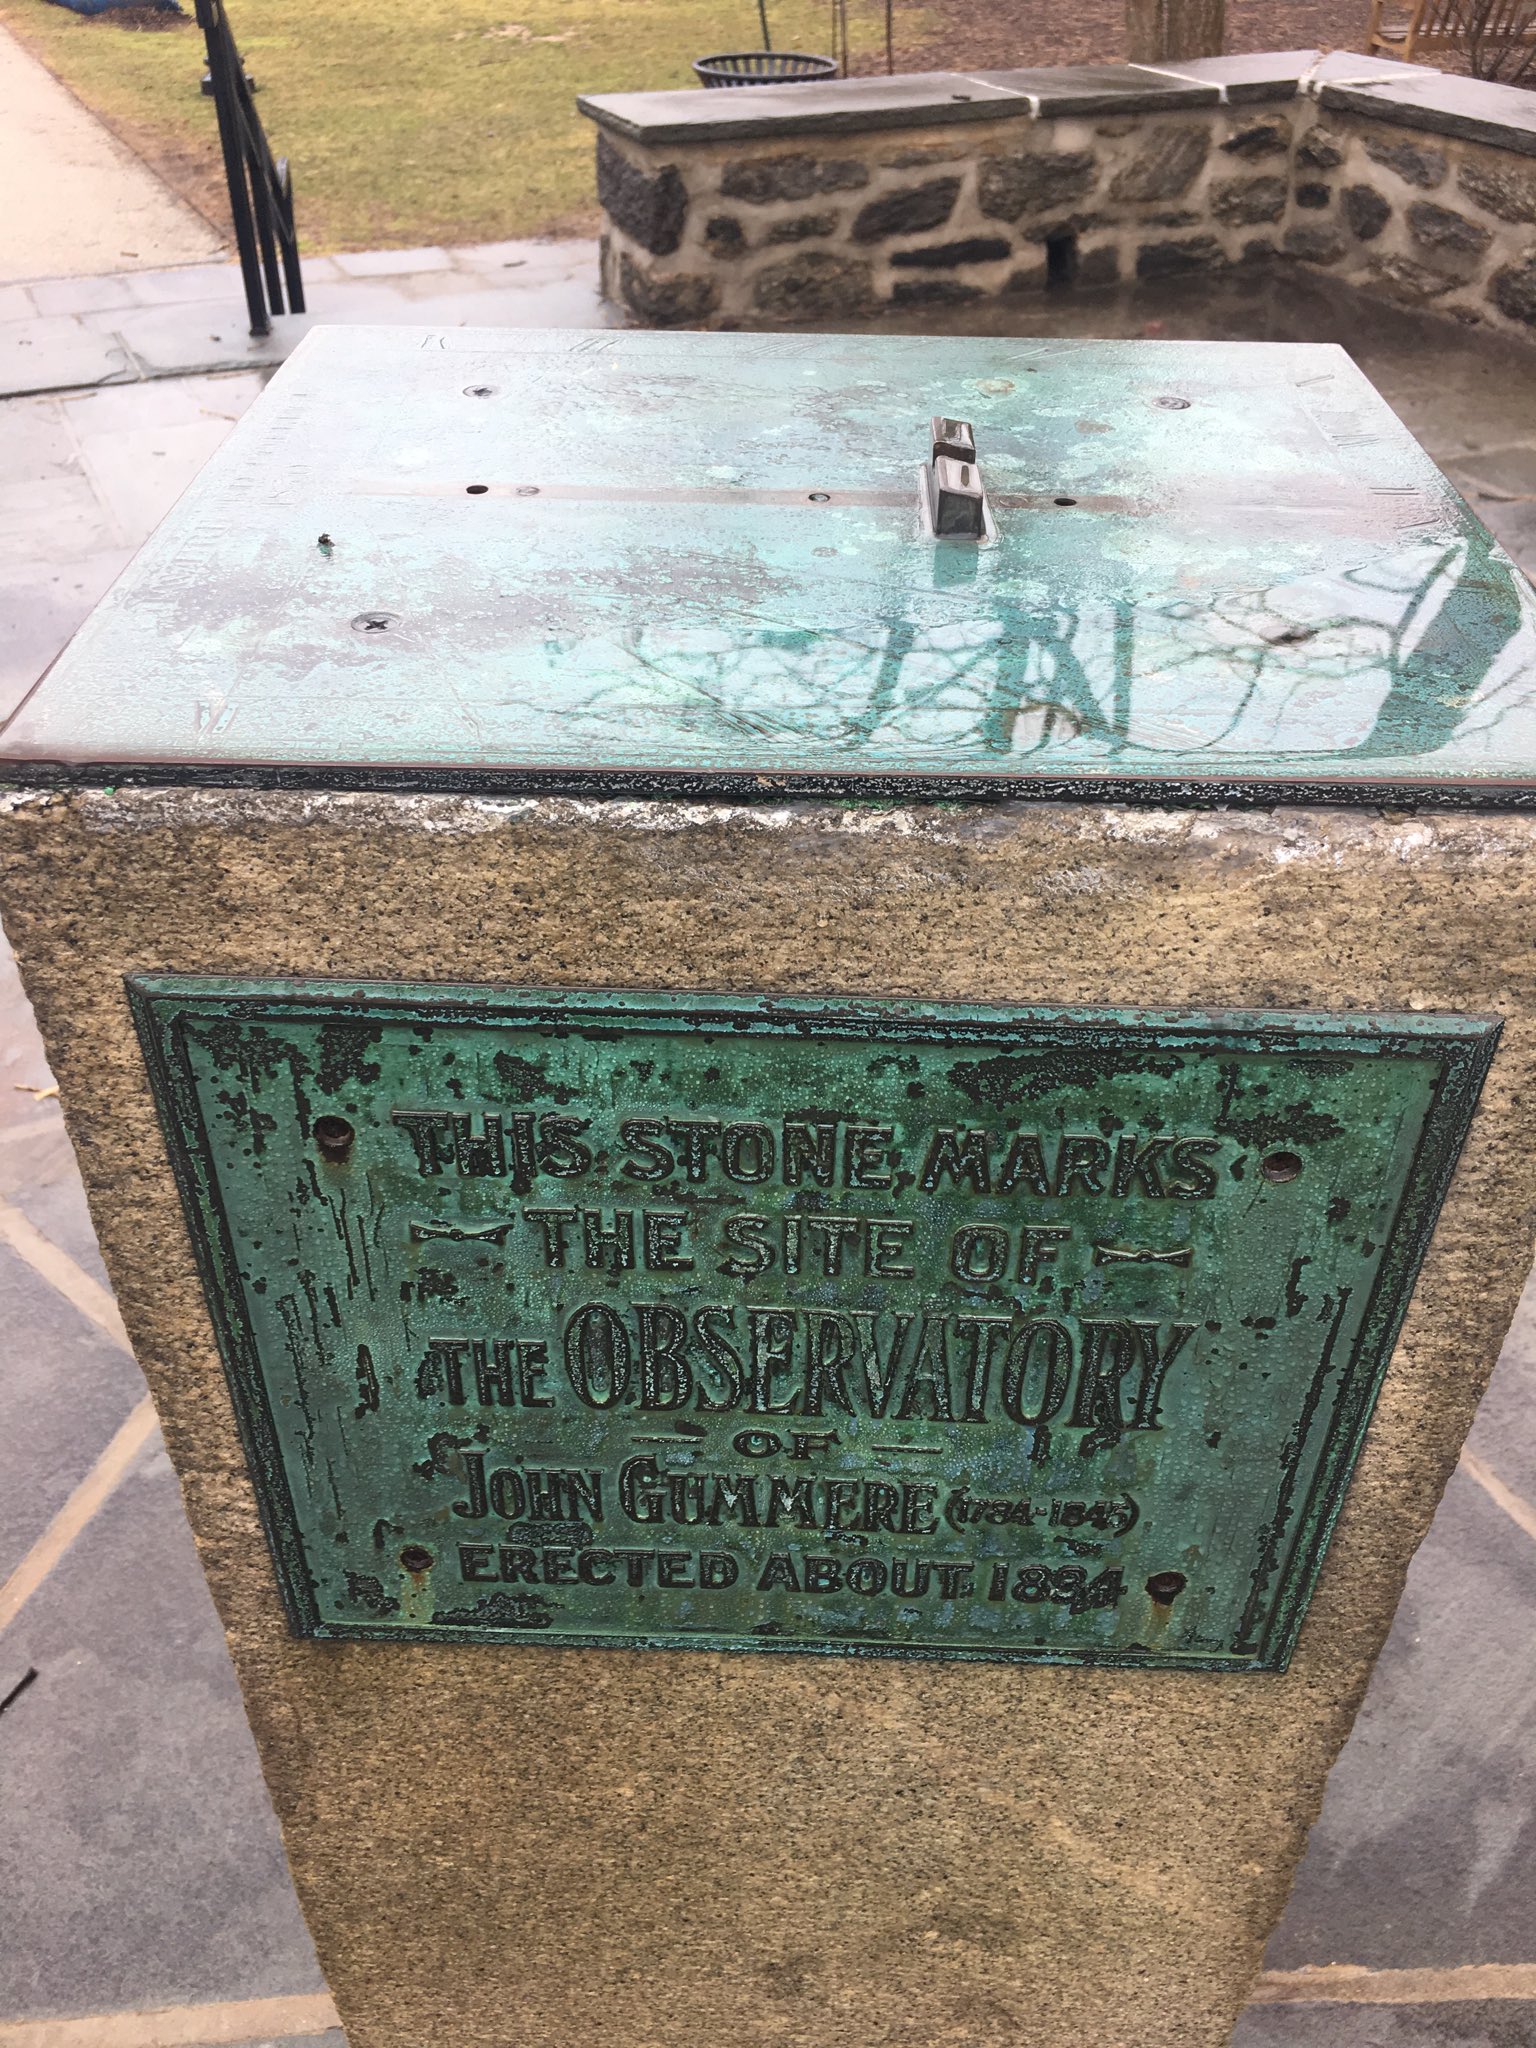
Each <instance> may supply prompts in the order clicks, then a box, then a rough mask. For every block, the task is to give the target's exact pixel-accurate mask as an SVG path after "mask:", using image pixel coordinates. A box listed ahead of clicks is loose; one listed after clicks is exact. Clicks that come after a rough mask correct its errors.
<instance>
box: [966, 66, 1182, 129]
mask: <svg viewBox="0 0 1536 2048" xmlns="http://www.w3.org/2000/svg"><path fill="white" fill-rule="evenodd" d="M975 76H976V77H977V78H978V79H983V80H985V81H986V83H987V84H988V85H996V86H1001V87H1003V88H1005V89H1006V90H1007V91H1009V92H1016V93H1020V94H1022V95H1023V96H1024V97H1025V98H1026V99H1027V100H1028V101H1029V102H1030V112H1031V113H1032V114H1035V115H1039V116H1041V117H1043V118H1046V119H1051V118H1053V117H1055V116H1057V115H1063V114H1124V113H1132V114H1156V113H1161V112H1164V111H1165V110H1167V109H1169V108H1173V107H1202V106H1203V107H1214V106H1215V105H1216V104H1217V102H1218V101H1219V100H1220V98H1221V94H1220V92H1219V91H1218V89H1217V88H1216V87H1215V86H1214V85H1212V84H1209V83H1206V82H1204V81H1200V80H1196V79H1186V78H1180V77H1177V76H1175V74H1174V73H1172V72H1169V71H1163V70H1152V69H1150V68H1148V67H1147V66H1145V65H1138V64H1070V65H1061V66H1050V67H1044V66H1042V67H1040V68H1039V69H1027V70H1020V71H978V72H976V73H975Z"/></svg>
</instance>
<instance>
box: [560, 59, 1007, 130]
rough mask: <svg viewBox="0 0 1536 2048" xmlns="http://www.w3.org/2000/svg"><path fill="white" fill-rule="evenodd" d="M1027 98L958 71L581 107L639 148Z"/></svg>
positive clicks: (916, 124) (630, 97)
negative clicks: (637, 143)
mask: <svg viewBox="0 0 1536 2048" xmlns="http://www.w3.org/2000/svg"><path fill="white" fill-rule="evenodd" d="M1022 97H1023V96H1022V95H1021V94H1019V93H1018V92H1016V91H1014V90H1012V89H1011V88H1010V87H1008V86H1001V85H992V84H989V83H988V82H987V81H986V80H985V79H982V78H971V77H967V76H966V74H965V73H964V72H960V71H913V72H908V73H905V74H899V75H898V76H897V77H895V78H826V79H811V80H808V81H807V82H805V83H804V84H801V85H754V86H751V87H749V88H747V89H746V90H744V91H737V92H688V91H682V92H602V93H583V94H581V96H580V97H579V98H578V99H577V101H576V105H577V107H578V108H579V109H580V110H581V112H582V113H583V114H585V115H586V116H587V117H588V119H589V120H592V121H595V122H596V123H597V124H598V126H599V127H600V128H611V129H612V130H613V131H614V133H615V134H617V135H627V136H629V137H630V138H631V140H632V141H635V142H735V141H741V140H744V139H747V138H750V137H756V136H777V135H838V134H861V133H863V132H864V131H865V130H866V129H870V128H928V127H932V126H934V124H935V123H936V122H950V121H988V120H996V119H999V118H1006V117H1009V116H1013V117H1017V116H1018V115H1019V114H1023V113H1027V112H1028V111H1029V109H1028V106H1027V105H1026V104H1021V101H1022ZM722 103H723V104H722ZM743 103H744V104H743Z"/></svg>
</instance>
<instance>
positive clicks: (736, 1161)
mask: <svg viewBox="0 0 1536 2048" xmlns="http://www.w3.org/2000/svg"><path fill="white" fill-rule="evenodd" d="M131 995H132V1000H133V1003H134V1007H135V1012H136V1015H137V1019H138V1024H139V1029H140V1033H141V1036H142V1039H143V1043H144V1047H145V1051H146V1054H147V1057H148V1061H149V1067H150V1073H151V1076H152V1079H153V1085H154V1090H155V1094H156V1098H157V1101H158V1103H159V1107H160V1111H161V1114H162V1117H163V1119H164V1124H165V1129H166V1133H167V1136H168V1139H169V1144H170V1150H171V1156H172V1159H173V1161H174V1164H175V1169H176V1173H177V1176H178V1180H179V1183H180V1187H181V1192H182V1197H183V1201H184V1203H185V1206H186V1213H187V1218H188V1221H189V1224H190V1226H191V1231H192V1236H193V1239H194V1242H195V1244H196V1247H197V1253H198V1257H199V1260H200V1263H201V1267H202V1272H203V1277H204V1281H205V1284H206V1287H207V1291H208V1299H209V1303H210V1306H211V1308H212V1312H213V1318H214V1322H215V1325H216V1328H217V1331H218V1336H219V1341H220V1345H221V1347H222V1350H223V1355H224V1359H225V1363H226V1366H227V1368H228V1373H229V1379H230V1384H231V1387H232V1389H233V1393H234V1399H235V1404H236V1407H237V1410H238V1413H239V1418H240V1424H241V1428H242V1431H243V1433H244V1439H245V1443H246V1448H247V1452H248V1455H249V1459H250V1466H251V1471H252V1474H253V1476H254V1479H255V1483H256V1488H257V1492H258V1495H259V1497H260V1500H261V1506H262V1512H263V1515H264V1517H265V1520H266V1527H267V1533H268V1536H269V1538H270V1541H271V1544H272V1549H273V1554H274V1557H275V1559H276V1562H277V1569H278V1576H279V1579H280V1581H281V1584H282V1589H283V1594H284V1598H285V1600H286V1602H287V1607H288V1612H289V1614H290V1617H291V1619H292V1622H293V1625H294V1627H295V1628H296V1629H298V1630H299V1631H301V1632H302V1633H304V1634H306V1635H312V1636H321V1637H327V1638H350V1637H367V1638H372V1639H375V1640H394V1641H403V1642H430V1641H439V1640H446V1641H456V1642H463V1641H482V1640H483V1641H495V1642H529V1641H535V1642H542V1643H546V1644H555V1643H567V1644H579V1645H586V1646H591V1645H605V1644H612V1645H628V1646H646V1647H659V1646H687V1645H691V1646H695V1647H699V1648H705V1649H770V1650H818V1651H842V1652H859V1653H863V1654H871V1655H892V1656H894V1655H905V1656H950V1657H984V1658H1014V1659H1025V1660H1040V1661H1050V1662H1076V1663H1089V1662H1095V1663H1116V1664H1153V1665H1166V1666H1178V1667H1203V1668H1207V1669H1219V1670H1280V1669H1283V1668H1284V1666H1285V1663H1286V1661H1287V1658H1288V1657H1289V1654H1290V1651H1291V1649H1292V1647H1293V1645H1294V1643H1295V1640H1296V1634H1297V1630H1298V1629H1299V1627H1300V1624H1301V1619H1302V1615H1303V1612H1304V1610H1305V1607H1306V1602H1307V1598H1308V1595H1309V1592H1310V1589H1311V1586H1312V1583H1313V1580H1314V1578H1315V1576H1316V1573H1317V1570H1318V1567H1319V1564H1320V1562H1321V1559H1322V1554H1323V1551H1324V1548H1325V1546H1326V1544H1327V1540H1328V1535H1329V1531H1330V1528H1331V1526H1332V1523H1333V1520H1334V1517H1335V1515H1336V1514H1337V1512H1338V1508H1339V1504H1340V1501H1341V1499H1342V1497H1343V1493H1344V1488H1345V1486H1346V1484H1347V1482H1348V1478H1349V1473H1350V1469H1351V1466H1352V1464H1353V1461H1354V1458H1355V1456H1356V1453H1357V1451H1358V1449H1359V1446H1360V1442H1361V1438H1362V1436H1363V1433H1364V1431H1365V1428H1366V1425H1367V1422H1368V1420H1369V1417H1370V1412H1371V1407H1372V1403H1373V1401H1374V1398H1375V1394H1376V1390H1377V1387H1378V1385H1379V1384H1380V1380H1381V1376H1382V1373H1383V1371H1384V1369H1385V1366H1386V1362H1387V1359H1388V1357H1389V1354H1390V1351H1391V1347H1392V1344H1393V1341H1394V1338H1395V1335H1396V1332H1397V1329H1398V1326H1399V1324H1400V1322H1401V1319H1402V1316H1403V1312H1404V1309H1405V1307H1406V1304H1407V1300H1408V1295H1409V1291H1410V1289H1411V1287H1412V1284H1413V1280H1414V1275H1415V1273H1416V1271H1417V1268H1418V1264H1419V1261H1420V1259H1421V1257H1422V1255H1423V1252H1424V1249H1425V1246H1426V1244H1427V1242H1428V1238H1429V1233H1430V1231H1431V1229H1432V1227H1433V1223H1434V1218H1435V1214H1436V1211H1437V1209H1438V1206H1439V1203H1440V1200H1441V1197H1442V1195H1443V1193H1444V1190H1445V1187H1446V1184H1447V1182H1448V1179H1449V1176H1450V1174H1451V1171H1452V1168H1453V1166H1454V1163H1455V1160H1456V1156H1457V1152H1458V1150H1459V1148H1460V1145H1461V1142H1462V1139H1463V1136H1464V1134H1465V1131H1466V1127H1467V1123H1468V1120H1469V1118H1470V1116H1471V1113H1472V1109H1473V1106H1474V1104H1475V1102H1476V1099H1477V1094H1478V1090H1479V1088H1480V1086H1481V1082H1482V1077H1483V1074H1484V1072H1485V1070H1486V1067H1487V1063H1488V1060H1489V1058H1490V1057H1491V1054H1492V1050H1493V1046H1494V1043H1495V1040H1496V1038H1497V1033H1498V1025H1497V1022H1496V1021H1493V1020H1490V1019H1486V1018H1465V1017H1451V1016H1419V1015H1414V1016H1372V1015H1313V1014H1304V1013H1273V1012H1271V1013H1261V1012H1215V1013H1211V1012H1176V1011H1170V1012H1154V1011H1137V1012H1130V1011H1114V1012H1108V1011H1083V1010H1065V1009H1046V1008H1027V1009H1025V1008H1001V1007H993V1008H981V1007H973V1006H965V1007H959V1006H948V1005H937V1004H930V1003H918V1002H899V1001H889V1000H880V1001H853V1000H844V999H837V1000H830V999H829V1000H824V1001H823V1000H810V999H799V998H796V999H791V998H779V997H740V996H711V995H649V994H630V993H613V992H599V993H574V992H572V993H567V992H559V991H548V990H542V991H503V990H498V989H490V988H459V987H435V986H415V985H392V984H390V985H369V986H362V987H358V986H355V985H342V984H326V983H318V982H256V981H233V980H205V979H186V978H180V977H156V978H149V979H143V980H138V981H135V982H134V983H132V984H131Z"/></svg>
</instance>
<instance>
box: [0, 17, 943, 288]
mask: <svg viewBox="0 0 1536 2048" xmlns="http://www.w3.org/2000/svg"><path fill="white" fill-rule="evenodd" d="M186 4H187V5H188V7H189V9H190V0H186ZM900 7H901V30H902V38H903V41H904V42H910V41H911V40H912V38H913V37H914V35H919V36H920V35H921V34H922V31H923V17H922V15H921V14H920V13H919V12H918V10H917V8H916V6H915V5H914V0H900ZM830 14H831V8H830V5H829V0H769V24H770V27H771V29H772V32H773V39H774V44H775V47H776V48H780V49H801V50H821V51H825V50H828V49H829V47H830V45H829V25H830ZM509 16H511V17H513V18H511V19H509V18H508V17H509ZM230 18H231V22H232V24H233V27H234V30H235V34H236V36H237V38H238V39H239V42H240V46H241V50H242V53H243V55H244V57H245V60H246V65H247V69H248V70H249V71H250V73H251V75H252V77H254V78H255V79H256V81H257V82H258V84H259V86H260V87H261V93H260V97H259V99H258V101H257V105H258V107H259V109H260V112H261V117H262V121H263V123H264V125H265V127H266V129H267V133H268V136H269V138H270V139H271V142H272V146H273V149H274V150H275V151H276V152H277V153H278V154H279V155H286V156H288V157H290V158H291V159H292V162H293V172H294V187H295V193H296V197H297V201H298V215H299V230H300V235H301V239H302V241H303V244H304V246H305V247H306V248H307V249H310V250H312V251H319V250H324V249H364V248H382V247H386V246H394V247H409V246H412V245H414V244H416V243H433V242H476V241H499V240H500V239H502V238H503V237H505V236H511V235H529V234H541V233H546V234H547V233H559V232H562V231H571V230H576V231H580V230H584V229H588V228H590V227H592V226H593V225H594V224H595V221H596V218H597V215H596V206H595V201H594V198H593V192H592V150H593V130H592V126H591V124H590V122H587V121H584V120H582V119H581V117H580V116H579V115H578V114H577V113H576V111H575V107H574V105H573V102H574V99H575V96H576V94H577V93H578V92H621V91H630V90H635V89H639V88H643V87H656V86H675V85H689V84H692V82H693V77H692V73H691V72H690V70H689V68H688V67H689V64H690V62H691V60H692V59H693V58H694V57H703V56H710V55H712V54H714V53H715V52H717V51H720V50H734V49H753V48H755V47H757V44H758V41H759V31H758V22H757V8H756V4H755V0H230ZM0 21H3V22H4V23H5V25H6V27H8V28H9V29H10V30H11V31H12V32H13V33H14V34H15V35H17V36H18V37H20V39H21V40H22V41H23V42H25V43H26V44H27V45H28V46H29V47H30V48H31V49H32V50H33V51H34V52H35V53H36V54H37V55H38V56H39V57H41V58H42V60H43V62H44V63H45V64H47V65H48V66H49V68H50V69H51V70H52V71H54V72H56V73H57V74H58V76H59V77H60V78H62V79H63V80H64V81H65V83H66V84H67V85H69V86H70V87H72V89H73V90H74V91H75V93H76V94H77V95H78V96H79V98H80V99H82V100H83V101H84V102H85V103H86V105H87V106H89V107H91V108H92V109H93V110H94V111H95V112H96V113H98V114H100V115H101V116H102V117H103V119H104V120H106V121H107V122H108V124H109V125H110V126H111V127H113V128H114V129H115V130H116V131H117V133H118V134H120V135H121V136H122V137H123V139H124V140H125V141H126V142H128V143H129V144H130V145H131V146H132V147H134V148H135V149H137V150H138V151H139V152H140V154H141V155H143V156H145V157H146V158H148V160H149V161H150V162H151V163H153V164H154V165H155V166H156V168H157V169H159V170H160V171H161V172H162V174H163V175H165V176H166V177H167V178H168V179H169V180H170V182H171V183H172V184H173V185H175V186H177V187H178V189H179V190H181V191H182V192H183V193H184V194H185V195H186V196H187V197H189V198H190V199H192V201H193V202H194V204H197V205H199V206H200V207H201V208H202V210H203V211H204V212H205V213H207V214H208V215H209V216H210V218H212V219H213V220H214V221H215V222H217V223H219V224H221V225H222V224H223V223H224V222H225V221H226V220H227V217H228V215H227V206H226V202H225V200H224V197H223V192H222V187H221V184H220V182H219V175H218V160H217V143H216V135H215V129H214V115H213V104H212V102H211V101H210V100H205V99H203V98H202V97H201V96H200V94H199V91H198V81H199V79H200V78H201V76H202V70H203V58H202V38H201V36H200V35H199V34H198V32H197V30H196V28H195V27H194V26H193V25H192V23H191V22H190V21H188V22H186V23H176V24H174V25H173V26H171V27H169V28H166V29H135V28H130V27H126V26H123V25H122V24H120V23H119V22H116V21H114V20H113V19H112V17H111V16H110V15H97V16H94V17H86V16H81V15H77V14H73V13H70V12H69V11H68V10H67V9H65V8H63V7H58V6H52V5H50V4H48V0H0ZM849 21H850V44H851V47H852V50H853V54H854V58H855V65H854V68H855V69H865V70H872V69H874V68H876V58H877V54H878V53H882V52H883V48H884V43H883V35H884V29H883V21H884V13H883V6H882V5H881V4H879V0H849ZM861 58H862V60H863V61H862V62H860V61H859V60H860V59H861ZM880 68H883V58H882V61H881V65H880ZM15 198H16V195H14V194H13V195H12V202H13V203H14V202H15Z"/></svg>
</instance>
